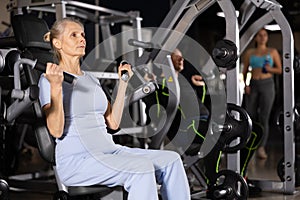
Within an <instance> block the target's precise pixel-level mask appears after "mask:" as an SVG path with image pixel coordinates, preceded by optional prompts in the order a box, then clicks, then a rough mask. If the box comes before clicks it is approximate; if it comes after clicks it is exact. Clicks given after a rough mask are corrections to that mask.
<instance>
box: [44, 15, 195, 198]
mask: <svg viewBox="0 0 300 200" xmlns="http://www.w3.org/2000/svg"><path fill="white" fill-rule="evenodd" d="M45 39H46V40H47V41H50V43H51V45H52V47H53V51H54V53H55V55H56V57H57V59H58V64H54V63H47V67H46V73H44V74H43V75H42V76H41V77H40V80H39V87H40V102H41V106H42V108H43V110H44V112H45V116H46V122H47V127H48V129H49V131H50V134H51V135H52V136H53V137H55V138H56V149H55V160H56V167H57V173H58V176H59V178H60V179H61V181H62V182H63V183H64V184H65V185H66V186H87V185H94V184H100V185H106V186H110V187H112V186H116V185H119V186H123V187H124V188H125V190H126V191H127V192H128V199H129V200H137V199H143V200H158V191H157V183H158V184H160V185H161V187H160V194H161V196H162V199H178V200H188V199H190V198H191V197H190V190H189V185H188V180H187V176H186V173H185V170H184V167H183V163H182V160H181V158H180V156H179V154H177V153H176V152H173V151H166V150H149V149H140V148H129V147H126V146H121V145H118V144H115V143H114V141H113V139H112V135H111V134H109V133H108V131H107V129H111V130H116V129H118V128H119V125H120V122H121V117H122V113H123V108H124V98H125V91H126V88H127V85H128V81H124V80H122V79H121V78H119V83H118V86H117V87H118V88H117V89H118V91H117V96H116V98H115V101H114V102H113V103H110V102H109V101H108V100H107V98H106V96H105V94H104V92H103V90H102V87H101V85H100V83H99V80H98V79H96V78H95V77H94V76H93V75H92V74H90V73H88V72H85V71H82V70H81V69H80V59H81V58H82V57H83V56H84V55H85V47H86V39H85V33H84V28H83V25H82V24H81V23H80V22H79V21H77V20H74V19H72V18H64V19H62V20H59V21H56V22H55V24H54V25H53V27H52V28H51V30H50V32H49V33H47V34H46V35H45ZM122 70H127V71H128V73H129V76H130V77H131V76H132V75H133V72H132V71H131V66H130V65H129V64H124V65H120V66H119V68H118V74H119V77H121V71H122ZM63 72H67V73H70V74H72V75H74V76H75V77H76V83H75V84H73V85H71V84H68V83H65V82H63Z"/></svg>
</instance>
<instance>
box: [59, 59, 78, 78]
mask: <svg viewBox="0 0 300 200" xmlns="http://www.w3.org/2000/svg"><path fill="white" fill-rule="evenodd" d="M59 66H61V67H62V69H63V70H64V71H66V72H69V73H71V74H75V75H82V71H81V69H80V61H79V59H62V60H61V61H60V62H59Z"/></svg>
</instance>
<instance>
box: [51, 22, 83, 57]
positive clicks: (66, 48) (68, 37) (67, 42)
mask: <svg viewBox="0 0 300 200" xmlns="http://www.w3.org/2000/svg"><path fill="white" fill-rule="evenodd" d="M56 47H57V48H58V49H59V52H60V54H61V56H62V57H64V56H75V57H77V56H79V57H82V56H84V55H85V47H86V40H85V33H84V30H83V28H82V27H81V26H80V25H79V24H77V23H75V22H66V24H65V27H64V31H63V34H62V35H61V37H60V38H59V39H58V45H56Z"/></svg>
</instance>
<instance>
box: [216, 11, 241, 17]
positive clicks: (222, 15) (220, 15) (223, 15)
mask: <svg viewBox="0 0 300 200" xmlns="http://www.w3.org/2000/svg"><path fill="white" fill-rule="evenodd" d="M235 14H236V17H238V16H239V14H240V12H239V11H237V10H236V11H235ZM217 16H219V17H225V14H224V13H223V12H217Z"/></svg>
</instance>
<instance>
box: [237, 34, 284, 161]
mask: <svg viewBox="0 0 300 200" xmlns="http://www.w3.org/2000/svg"><path fill="white" fill-rule="evenodd" d="M267 43H268V32H267V31H266V30H265V29H261V30H259V31H258V33H257V34H256V36H255V48H252V49H249V50H247V52H246V53H245V56H244V59H243V64H244V69H243V75H244V81H245V94H246V95H245V97H246V101H245V106H246V110H247V111H248V113H249V115H250V117H251V119H252V120H254V121H256V122H258V123H260V124H261V125H262V126H263V129H264V134H263V138H262V141H261V144H260V147H259V148H258V150H257V156H258V157H259V158H261V159H266V158H267V153H266V151H265V145H266V143H267V140H268V135H269V117H270V113H271V109H272V106H273V102H274V99H275V86H274V79H273V74H281V73H282V64H281V58H280V55H279V53H278V51H277V50H276V49H275V48H270V47H268V46H267ZM250 66H251V69H252V70H251V80H250V84H249V85H247V84H246V79H247V74H248V72H249V71H250V70H249V69H250Z"/></svg>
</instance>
